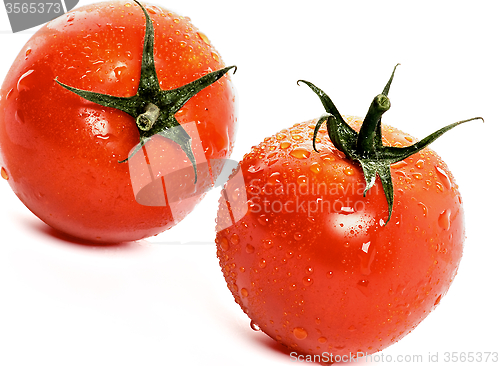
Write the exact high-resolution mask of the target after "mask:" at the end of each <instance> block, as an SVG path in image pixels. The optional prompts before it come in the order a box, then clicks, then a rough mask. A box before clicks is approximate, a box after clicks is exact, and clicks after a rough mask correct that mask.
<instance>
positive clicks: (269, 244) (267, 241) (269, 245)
mask: <svg viewBox="0 0 500 366" xmlns="http://www.w3.org/2000/svg"><path fill="white" fill-rule="evenodd" d="M262 243H263V244H264V248H266V249H270V248H272V246H273V244H274V243H273V241H272V240H271V239H264V240H262Z"/></svg>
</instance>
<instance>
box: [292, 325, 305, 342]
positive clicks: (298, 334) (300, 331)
mask: <svg viewBox="0 0 500 366" xmlns="http://www.w3.org/2000/svg"><path fill="white" fill-rule="evenodd" d="M293 335H294V337H295V338H297V339H298V340H303V339H306V338H307V335H308V334H307V331H306V330H305V329H304V328H301V327H296V328H294V329H293Z"/></svg>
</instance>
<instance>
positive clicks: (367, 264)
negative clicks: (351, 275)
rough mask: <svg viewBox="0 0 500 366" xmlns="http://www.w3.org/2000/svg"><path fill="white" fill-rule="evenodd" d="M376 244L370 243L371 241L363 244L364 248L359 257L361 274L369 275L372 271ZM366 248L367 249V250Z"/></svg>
mask: <svg viewBox="0 0 500 366" xmlns="http://www.w3.org/2000/svg"><path fill="white" fill-rule="evenodd" d="M374 247H375V245H370V242H368V243H366V244H363V248H362V250H361V253H360V254H359V257H360V259H361V274H363V275H369V274H370V273H371V272H372V271H371V265H372V263H373V260H374V259H375V253H376V250H375V248H374ZM365 250H366V251H365Z"/></svg>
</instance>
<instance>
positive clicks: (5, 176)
mask: <svg viewBox="0 0 500 366" xmlns="http://www.w3.org/2000/svg"><path fill="white" fill-rule="evenodd" d="M0 173H1V175H2V178H3V179H5V180H9V174H8V173H7V170H5V168H4V167H2V169H1V170H0Z"/></svg>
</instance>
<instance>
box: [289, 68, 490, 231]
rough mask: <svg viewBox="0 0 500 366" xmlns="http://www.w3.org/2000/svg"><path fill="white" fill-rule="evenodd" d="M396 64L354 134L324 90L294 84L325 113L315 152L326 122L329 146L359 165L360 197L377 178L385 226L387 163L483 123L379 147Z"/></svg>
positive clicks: (390, 196)
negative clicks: (318, 102) (401, 144)
mask: <svg viewBox="0 0 500 366" xmlns="http://www.w3.org/2000/svg"><path fill="white" fill-rule="evenodd" d="M398 65H399V64H398ZM398 65H396V66H395V67H394V70H393V72H392V74H391V77H390V79H389V81H388V82H387V84H386V86H385V88H384V90H383V91H382V93H381V94H379V95H377V96H376V97H375V98H374V99H373V101H372V103H371V105H370V108H369V109H368V113H367V114H366V117H365V119H364V120H363V124H362V125H361V128H360V130H359V132H356V131H355V130H354V129H353V128H352V127H351V126H349V124H347V123H346V122H345V121H344V119H343V118H342V116H341V115H340V113H339V111H338V110H337V108H336V107H335V105H334V104H333V102H332V100H331V99H330V98H329V97H328V95H326V94H325V92H324V91H322V90H321V89H319V88H318V87H316V86H315V85H314V84H312V83H310V82H308V81H305V80H299V81H298V82H301V83H304V84H306V85H307V86H309V87H310V88H311V89H312V91H313V92H314V93H315V94H316V95H317V96H318V97H319V98H320V100H321V102H322V104H323V107H324V108H325V110H326V112H327V113H326V114H325V115H323V116H322V117H321V118H320V119H319V120H318V122H317V124H316V128H315V129H314V135H313V148H314V150H315V151H316V152H317V151H318V150H317V149H316V136H317V134H318V131H319V129H320V127H321V126H322V125H323V123H325V122H326V123H327V131H328V136H329V137H330V139H331V141H332V143H333V145H334V146H335V147H336V148H337V149H338V150H340V151H342V152H343V153H344V154H345V155H346V157H348V158H349V159H351V160H354V161H357V162H358V163H359V164H360V165H361V168H362V170H363V175H364V178H365V183H366V185H365V189H364V192H363V195H365V196H366V193H367V192H368V190H369V189H370V188H371V187H373V185H374V184H375V181H376V178H377V175H378V176H379V177H380V181H381V183H382V187H383V189H384V194H385V197H386V200H387V205H388V210H389V213H388V219H387V221H386V224H387V223H388V222H389V220H390V219H391V215H392V209H393V205H394V188H393V184H392V177H391V164H394V163H396V162H398V161H401V160H404V159H406V158H407V157H409V156H411V155H413V154H415V153H417V152H419V151H420V150H422V149H424V148H425V147H427V146H428V145H429V144H430V143H432V142H433V141H434V140H436V139H437V138H438V137H440V136H441V135H442V134H444V133H445V132H447V131H449V130H451V129H452V128H454V127H456V126H458V125H460V124H462V123H465V122H469V121H473V120H478V119H480V120H483V118H482V117H475V118H470V119H466V120H463V121H458V122H455V123H452V124H450V125H448V126H445V127H443V128H441V129H439V130H437V131H435V132H434V133H432V134H430V135H429V136H427V137H426V138H424V139H422V140H420V141H418V142H416V143H414V144H413V145H410V146H407V147H394V146H385V145H383V143H382V115H383V114H384V113H385V112H386V111H387V110H389V108H390V106H391V103H390V100H389V97H388V93H389V89H390V87H391V83H392V80H393V78H394V73H395V71H396V68H397V66H398Z"/></svg>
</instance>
